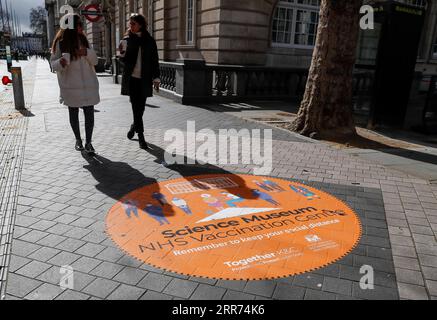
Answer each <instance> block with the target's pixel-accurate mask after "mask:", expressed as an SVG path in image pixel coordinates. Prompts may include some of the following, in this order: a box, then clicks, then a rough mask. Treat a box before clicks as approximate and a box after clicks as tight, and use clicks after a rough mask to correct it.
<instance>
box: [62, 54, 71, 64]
mask: <svg viewBox="0 0 437 320" xmlns="http://www.w3.org/2000/svg"><path fill="white" fill-rule="evenodd" d="M62 58H64V60H65V61H67V66H68V65H69V64H70V59H71V58H70V54H69V53H63V54H62Z"/></svg>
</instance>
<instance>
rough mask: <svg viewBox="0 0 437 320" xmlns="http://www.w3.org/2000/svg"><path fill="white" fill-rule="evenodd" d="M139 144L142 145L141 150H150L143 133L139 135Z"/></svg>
mask: <svg viewBox="0 0 437 320" xmlns="http://www.w3.org/2000/svg"><path fill="white" fill-rule="evenodd" d="M138 142H139V144H140V148H141V149H148V148H149V146H148V145H147V142H146V140H145V139H144V134H143V133H138Z"/></svg>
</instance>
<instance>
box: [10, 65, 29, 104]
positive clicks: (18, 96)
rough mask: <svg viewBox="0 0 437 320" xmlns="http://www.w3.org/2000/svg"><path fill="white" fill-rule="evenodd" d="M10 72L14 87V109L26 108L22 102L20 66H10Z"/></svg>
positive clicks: (22, 91)
mask: <svg viewBox="0 0 437 320" xmlns="http://www.w3.org/2000/svg"><path fill="white" fill-rule="evenodd" d="M11 74H12V86H13V88H14V102H15V109H17V110H23V109H25V108H26V103H25V102H24V90H23V75H22V74H21V67H11Z"/></svg>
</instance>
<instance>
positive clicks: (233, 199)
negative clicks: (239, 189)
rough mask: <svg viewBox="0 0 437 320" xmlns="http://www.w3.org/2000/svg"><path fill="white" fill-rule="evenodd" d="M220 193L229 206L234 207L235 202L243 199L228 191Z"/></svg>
mask: <svg viewBox="0 0 437 320" xmlns="http://www.w3.org/2000/svg"><path fill="white" fill-rule="evenodd" d="M221 194H222V195H223V196H224V197H225V201H226V204H227V205H228V206H229V207H233V208H235V207H237V206H236V203H239V202H243V201H244V199H243V198H241V197H239V196H236V195H235V194H232V193H229V192H221Z"/></svg>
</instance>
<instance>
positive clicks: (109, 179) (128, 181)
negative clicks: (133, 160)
mask: <svg viewBox="0 0 437 320" xmlns="http://www.w3.org/2000/svg"><path fill="white" fill-rule="evenodd" d="M148 145H149V148H148V149H147V150H146V151H147V152H148V153H149V154H151V155H153V156H154V157H155V160H154V161H155V162H156V163H159V164H160V165H163V166H164V167H166V168H168V169H169V170H171V171H174V172H177V173H179V174H180V175H181V176H183V177H190V176H199V175H208V174H209V175H211V174H212V175H219V176H220V175H226V177H227V178H228V179H227V181H229V180H230V181H231V182H232V183H231V184H223V181H222V180H220V179H217V182H215V180H214V179H210V180H208V182H207V183H204V182H203V181H202V179H196V180H189V183H190V184H191V185H192V187H194V188H197V189H200V190H205V193H207V192H208V190H211V189H222V190H226V191H227V192H228V193H230V194H237V195H238V196H239V197H241V198H243V199H244V200H255V199H258V198H259V197H258V196H257V195H256V194H255V193H254V192H253V189H251V188H248V187H247V185H246V182H245V180H244V179H242V178H241V177H240V176H239V175H236V174H233V173H231V172H229V171H227V170H224V169H222V168H219V167H217V166H214V165H211V164H200V163H198V162H196V161H192V159H190V158H187V157H186V156H183V157H182V156H181V158H180V159H179V160H180V161H179V163H174V164H170V165H167V164H166V163H165V159H170V158H171V157H170V155H169V154H167V152H166V151H165V150H163V149H162V148H160V147H159V146H157V145H154V144H151V143H148ZM166 155H167V156H166ZM82 156H83V158H84V159H85V160H86V161H87V162H88V164H87V165H85V166H84V168H85V169H87V170H88V171H89V172H90V173H91V174H92V176H93V177H94V179H95V180H96V181H97V182H98V184H97V186H96V189H97V190H99V191H100V192H101V193H103V194H105V195H107V196H109V197H111V198H112V199H114V200H116V201H123V203H124V204H131V203H134V202H131V200H130V199H127V198H126V196H127V195H128V194H130V193H131V192H133V191H135V190H137V189H140V188H142V187H145V186H149V189H148V192H149V193H150V194H151V195H153V194H161V192H160V185H159V184H158V181H157V180H156V179H155V178H152V177H146V176H144V175H143V174H142V173H141V172H140V171H139V170H137V169H135V168H133V167H132V166H130V165H129V164H127V163H125V162H113V161H111V160H109V159H107V158H105V157H103V156H100V155H94V156H89V155H87V154H86V153H85V152H83V153H82ZM182 159H183V161H181V160H182ZM191 163H194V164H191ZM215 183H216V185H215ZM157 200H158V199H157ZM158 201H159V200H158ZM155 202H156V201H155ZM159 202H160V201H159ZM150 205H152V204H151V203H148V204H144V205H142V206H140V207H142V209H146V208H145V207H146V206H150ZM158 207H159V206H158V205H157V204H154V205H153V208H152V209H157V208H158ZM162 207H163V209H164V215H165V216H173V215H175V214H176V212H175V210H174V209H173V207H172V206H171V205H168V204H166V205H163V206H162ZM147 213H148V214H149V215H151V216H152V217H154V215H155V214H156V215H161V214H162V213H161V212H159V211H158V212H154V211H153V210H147ZM155 217H156V216H155Z"/></svg>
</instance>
